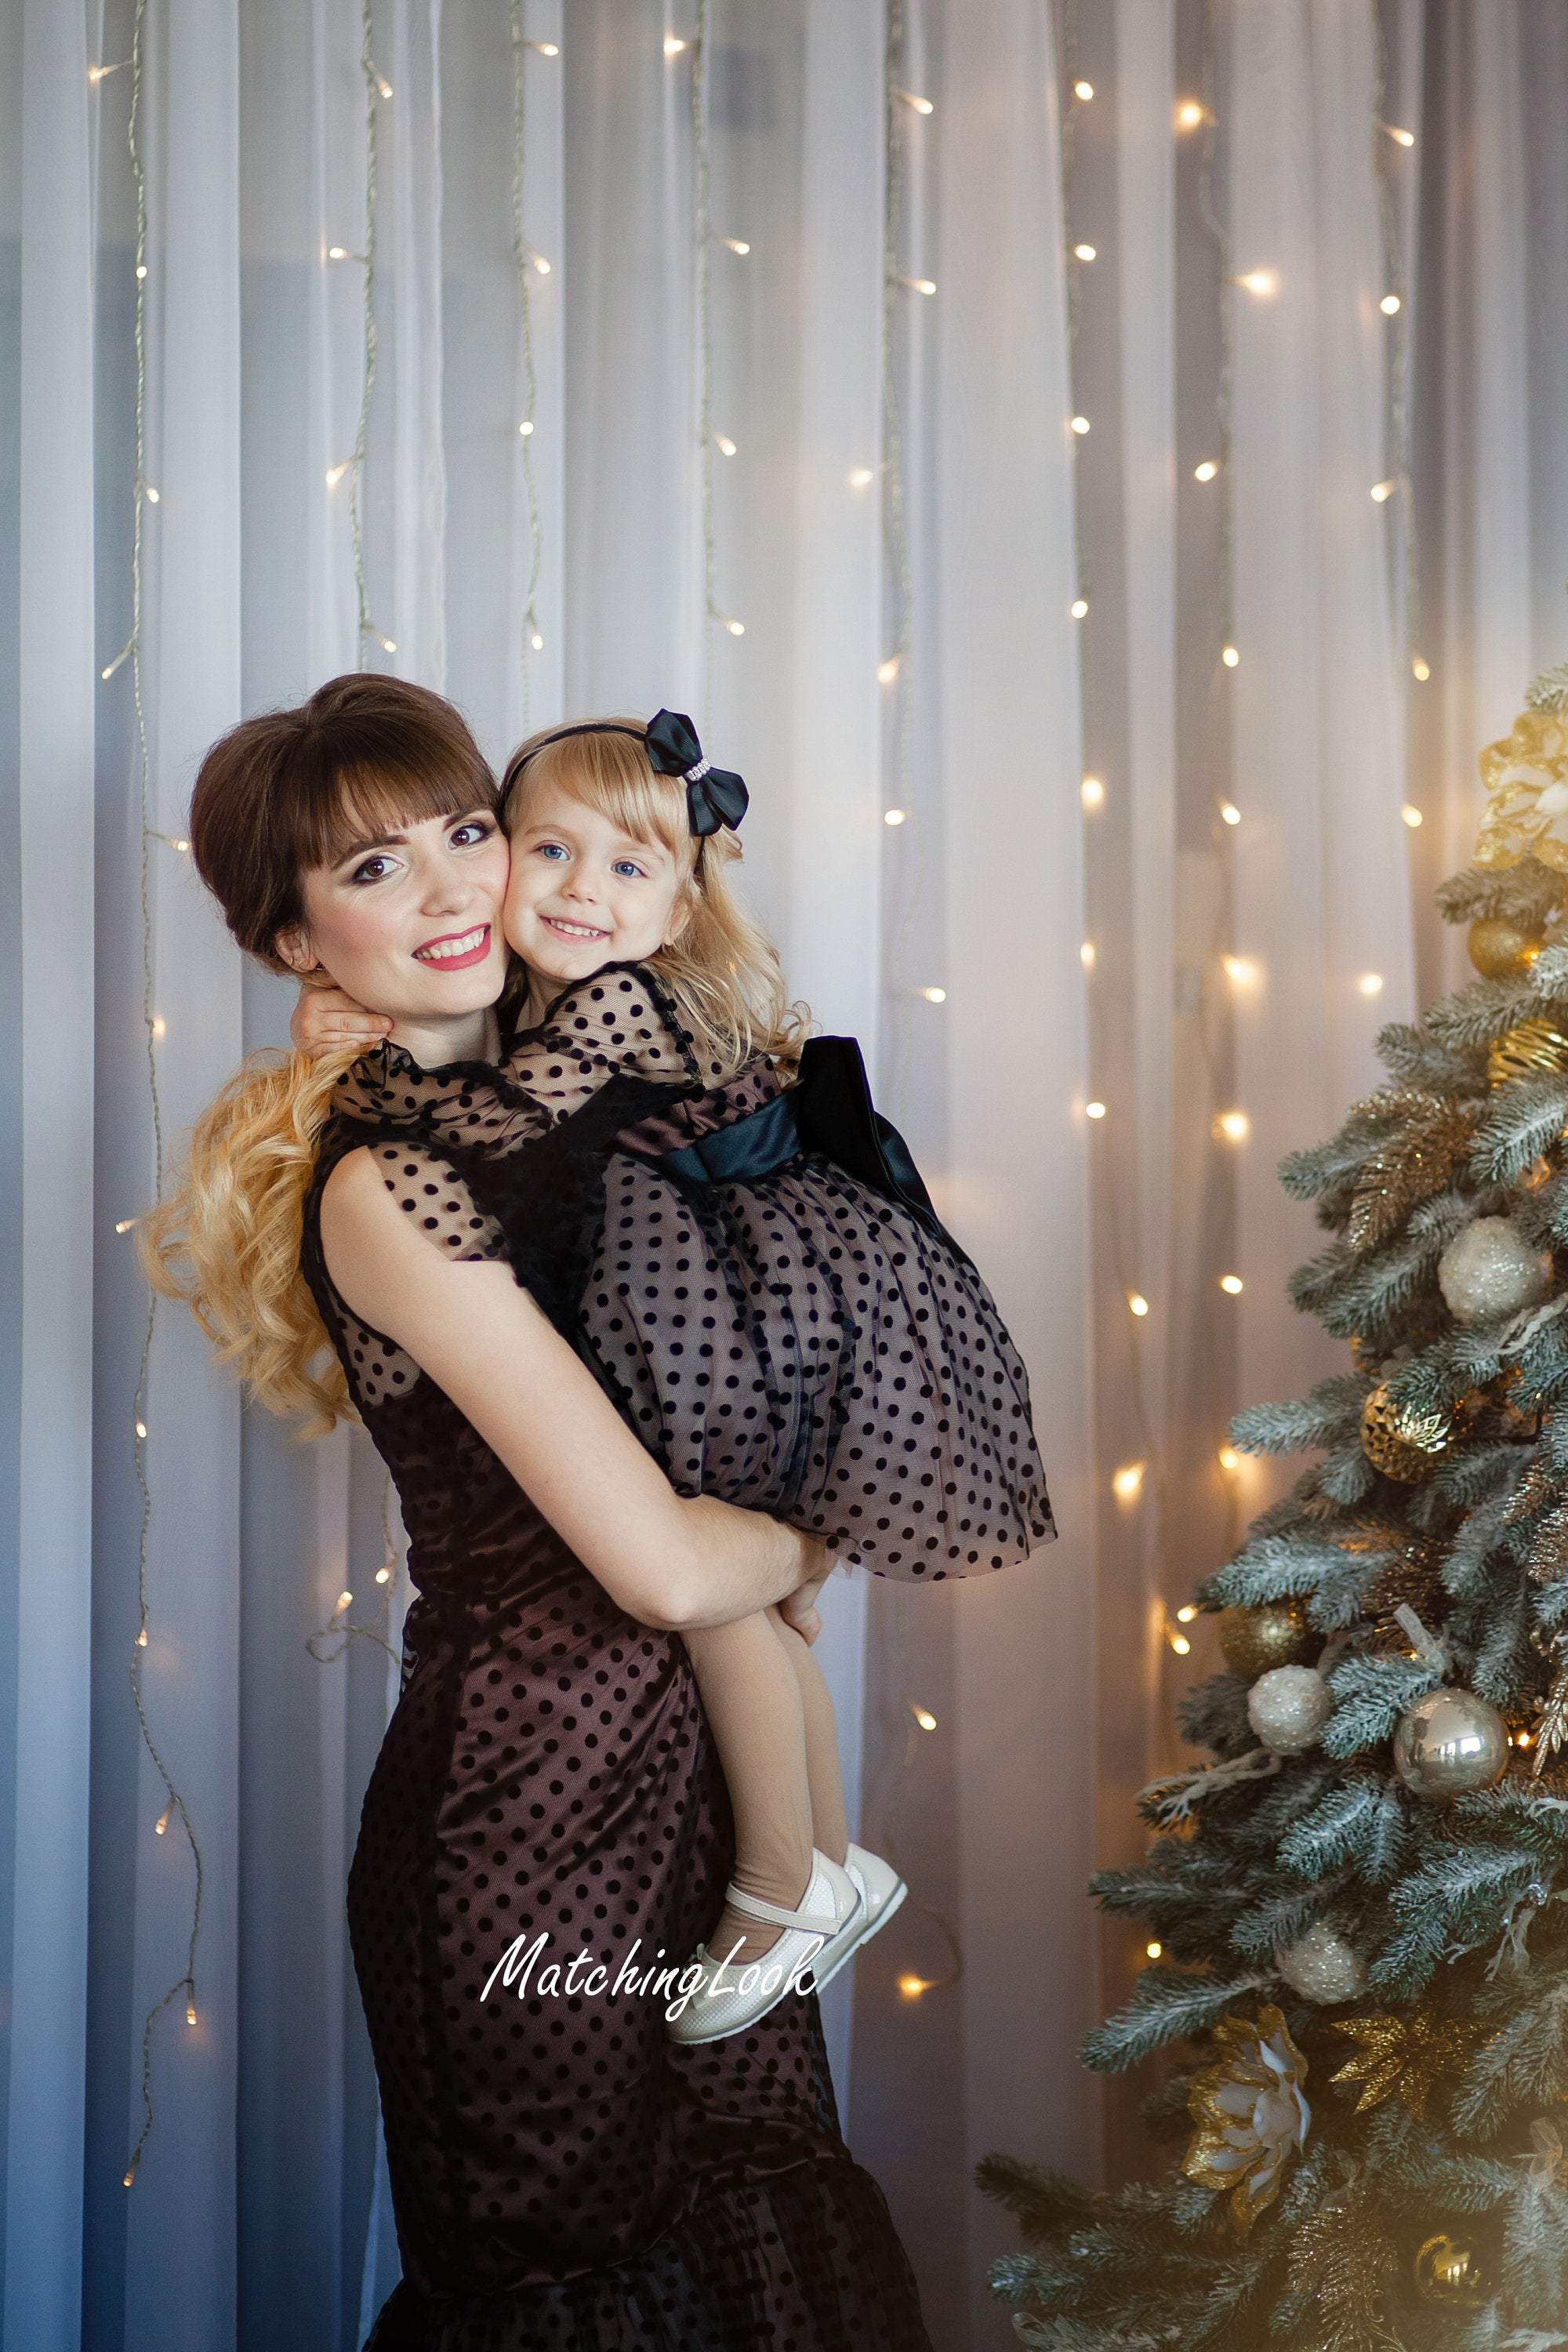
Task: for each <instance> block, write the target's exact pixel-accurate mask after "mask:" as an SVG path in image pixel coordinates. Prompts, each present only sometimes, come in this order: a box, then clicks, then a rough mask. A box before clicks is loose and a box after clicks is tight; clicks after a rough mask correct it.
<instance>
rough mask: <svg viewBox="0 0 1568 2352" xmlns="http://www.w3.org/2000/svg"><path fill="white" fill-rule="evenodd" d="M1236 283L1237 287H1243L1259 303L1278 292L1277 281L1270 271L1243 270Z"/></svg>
mask: <svg viewBox="0 0 1568 2352" xmlns="http://www.w3.org/2000/svg"><path fill="white" fill-rule="evenodd" d="M1236 282H1237V285H1238V286H1245V287H1246V289H1247V292H1248V293H1249V294H1256V295H1257V297H1258V300H1259V301H1264V300H1266V299H1268V296H1269V295H1270V294H1278V292H1279V278H1277V277H1276V275H1275V273H1274V271H1273V270H1272V269H1246V270H1243V272H1242V274H1241V276H1240V277H1239V278H1237V281H1236Z"/></svg>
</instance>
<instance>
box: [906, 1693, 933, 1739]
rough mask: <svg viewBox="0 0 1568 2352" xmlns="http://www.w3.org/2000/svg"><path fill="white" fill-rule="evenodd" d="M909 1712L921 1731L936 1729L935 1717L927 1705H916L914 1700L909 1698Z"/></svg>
mask: <svg viewBox="0 0 1568 2352" xmlns="http://www.w3.org/2000/svg"><path fill="white" fill-rule="evenodd" d="M910 1714H911V1715H912V1716H913V1717H914V1719H915V1721H916V1722H917V1723H918V1724H919V1725H920V1727H921V1730H922V1731H934V1730H935V1729H936V1717H935V1716H934V1715H933V1714H932V1713H931V1709H930V1707H929V1706H916V1705H915V1702H914V1700H913V1699H911V1700H910Z"/></svg>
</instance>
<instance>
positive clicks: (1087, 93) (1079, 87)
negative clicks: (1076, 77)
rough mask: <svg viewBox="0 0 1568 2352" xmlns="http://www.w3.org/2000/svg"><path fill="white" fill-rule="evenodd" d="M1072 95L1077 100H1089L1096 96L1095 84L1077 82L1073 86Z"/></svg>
mask: <svg viewBox="0 0 1568 2352" xmlns="http://www.w3.org/2000/svg"><path fill="white" fill-rule="evenodd" d="M1072 94H1073V96H1074V97H1075V98H1081V99H1083V100H1089V99H1091V98H1092V97H1093V96H1094V84H1093V83H1092V82H1091V81H1075V82H1074V84H1073V86H1072Z"/></svg>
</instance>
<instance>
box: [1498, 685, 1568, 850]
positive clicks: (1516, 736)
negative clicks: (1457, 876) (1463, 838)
mask: <svg viewBox="0 0 1568 2352" xmlns="http://www.w3.org/2000/svg"><path fill="white" fill-rule="evenodd" d="M1481 782H1482V783H1483V784H1484V785H1485V786H1486V790H1487V807H1486V814H1485V815H1484V816H1483V817H1482V819H1481V829H1480V834H1479V838H1478V839H1477V842H1476V864H1477V865H1478V866H1517V865H1518V864H1519V862H1520V860H1521V858H1523V857H1537V858H1539V859H1540V861H1541V863H1542V866H1552V868H1554V870H1555V871H1556V872H1558V873H1560V874H1563V873H1568V790H1564V786H1568V716H1565V715H1564V713H1563V712H1562V711H1560V710H1553V709H1527V710H1521V712H1520V714H1519V717H1518V718H1517V719H1515V720H1514V722H1513V729H1512V731H1511V733H1510V734H1508V735H1505V736H1504V737H1503V738H1502V740H1500V742H1496V743H1489V744H1488V745H1487V747H1486V750H1485V751H1483V752H1482V753H1481Z"/></svg>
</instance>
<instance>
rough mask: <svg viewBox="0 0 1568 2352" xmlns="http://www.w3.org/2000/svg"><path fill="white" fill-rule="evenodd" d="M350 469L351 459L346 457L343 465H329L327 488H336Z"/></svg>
mask: <svg viewBox="0 0 1568 2352" xmlns="http://www.w3.org/2000/svg"><path fill="white" fill-rule="evenodd" d="M348 469H349V461H348V459H347V458H346V457H345V458H344V459H343V461H342V465H341V466H329V467H327V488H328V489H329V490H335V489H336V488H337V487H338V484H339V483H340V482H341V481H342V478H343V476H344V475H345V474H346V473H347V472H348Z"/></svg>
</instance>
